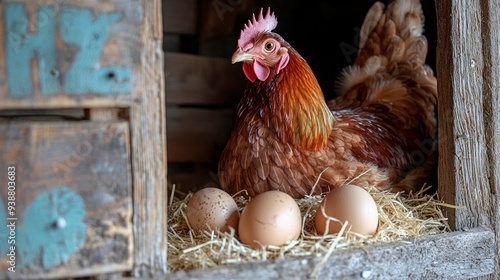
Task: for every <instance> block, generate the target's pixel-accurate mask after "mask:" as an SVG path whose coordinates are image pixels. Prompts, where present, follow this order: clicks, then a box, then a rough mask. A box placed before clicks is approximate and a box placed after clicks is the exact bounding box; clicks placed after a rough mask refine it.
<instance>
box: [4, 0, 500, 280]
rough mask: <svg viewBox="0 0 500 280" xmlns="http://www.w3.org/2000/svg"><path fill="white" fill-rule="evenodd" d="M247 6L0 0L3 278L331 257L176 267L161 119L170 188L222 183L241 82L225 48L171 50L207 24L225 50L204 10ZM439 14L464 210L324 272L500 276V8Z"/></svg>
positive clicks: (128, 273) (447, 181) (451, 187)
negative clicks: (218, 51) (220, 53)
mask: <svg viewBox="0 0 500 280" xmlns="http://www.w3.org/2000/svg"><path fill="white" fill-rule="evenodd" d="M247 2H250V1H223V0H221V1H218V0H216V1H190V0H189V1H180V0H179V1H173V0H164V1H162V2H160V0H142V1H140V0H123V1H113V0H86V1H77V0H66V1H58V0H35V1H28V0H4V1H1V2H0V116H1V117H0V182H1V184H3V187H2V188H0V194H1V198H2V199H1V200H0V220H2V221H4V222H5V224H6V226H3V227H0V260H1V264H0V267H1V268H2V270H1V271H0V278H2V279H4V278H13V279H15V278H18V279H24V278H29V277H31V278H33V279H38V278H67V277H77V276H87V275H93V276H95V277H96V278H101V279H106V278H108V277H117V278H119V277H126V278H128V277H130V278H134V277H136V278H140V279H144V278H155V279H157V278H165V277H167V278H168V279H189V278H192V279H211V278H214V279H234V278H235V277H237V278H242V279H258V278H264V279H268V278H286V279H288V278H291V279H303V278H308V277H309V276H310V273H311V272H312V269H314V267H316V265H317V264H318V263H319V262H320V261H321V258H317V257H296V258H292V259H286V260H275V261H265V262H252V263H244V264H232V265H226V266H221V267H215V268H211V269H206V270H193V271H180V272H176V273H168V272H167V269H166V263H167V262H168V260H167V257H166V256H167V254H166V252H167V249H168V246H167V242H168V240H166V236H167V235H166V229H167V225H166V221H167V217H166V213H167V212H166V209H165V208H166V204H167V202H166V201H167V199H166V197H167V195H166V192H167V186H166V185H167V183H166V160H167V156H166V155H167V153H166V145H167V142H166V136H165V127H166V123H168V126H167V127H168V132H169V135H168V141H169V142H168V161H169V164H172V165H171V166H172V167H173V168H172V169H173V171H174V172H172V171H169V174H172V175H174V177H171V178H170V179H171V180H172V182H173V183H176V182H177V181H178V180H184V179H186V178H187V179H190V177H193V176H194V177H198V176H204V177H205V178H202V179H199V180H198V182H196V180H195V183H193V185H192V186H187V187H188V188H191V189H195V188H197V187H202V185H199V183H202V184H207V183H216V174H215V173H211V174H210V173H209V171H213V172H215V171H216V166H215V167H214V166H213V165H211V164H210V162H213V161H214V159H215V161H216V159H217V157H218V150H222V148H223V146H224V144H225V142H224V141H225V137H227V135H228V133H229V129H230V123H231V121H232V114H233V110H234V107H231V106H234V104H235V102H236V100H237V99H239V96H238V93H239V94H241V90H242V87H243V86H244V80H243V79H242V75H241V72H240V71H241V70H240V69H239V67H237V68H234V67H232V66H231V65H228V58H224V59H222V58H213V57H208V56H207V55H204V56H200V55H199V54H198V55H195V54H193V53H195V52H194V51H192V52H191V54H181V53H179V52H177V51H176V49H175V46H178V45H182V44H185V43H186V42H187V43H192V44H195V45H196V44H197V42H198V41H197V40H194V41H193V37H194V38H197V37H196V36H193V34H196V33H198V32H199V33H200V34H205V35H204V36H206V37H203V36H200V38H205V39H206V38H210V40H205V42H206V43H207V42H208V43H207V44H204V45H203V46H199V49H200V51H199V53H201V54H204V53H205V52H207V53H210V52H213V50H214V48H216V47H217V46H223V44H222V45H221V44H220V41H219V42H214V41H213V40H215V41H217V40H218V39H220V38H217V37H216V36H215V37H214V36H211V35H213V34H210V33H209V32H208V31H206V30H205V29H204V28H205V27H203V26H204V25H201V27H200V24H199V23H197V21H196V17H197V16H196V14H197V12H196V11H197V10H202V11H207V13H204V14H205V16H206V17H208V18H209V17H211V16H212V17H213V16H216V17H219V18H220V16H221V14H220V13H218V12H221V11H223V13H222V14H223V16H225V18H226V19H231V17H234V15H232V16H231V15H230V13H227V11H248V10H250V9H253V8H254V7H253V8H252V7H250V6H245V5H246V4H244V3H247ZM280 3H281V2H280ZM161 4H163V22H164V24H165V28H164V30H165V32H166V33H165V34H163V33H162V32H163V30H162V24H161V23H162V7H161V6H162V5H161ZM199 5H200V6H199ZM269 5H270V6H271V7H272V6H273V2H269ZM221 7H222V10H220V9H221ZM216 8H219V10H214V9H216ZM436 10H437V18H438V37H439V39H438V46H437V56H438V65H437V74H438V82H439V85H438V86H439V95H440V99H439V135H440V138H439V139H440V141H439V149H440V158H439V170H438V173H439V184H438V192H439V195H440V196H441V198H443V199H444V200H445V201H446V202H448V203H452V204H456V205H463V206H466V208H465V209H457V210H450V211H449V212H448V213H447V215H448V217H449V218H450V221H451V225H452V226H453V228H454V230H455V231H454V232H452V233H448V234H441V235H435V236H428V237H425V238H422V239H418V240H408V243H398V244H384V245H373V246H368V247H367V248H366V249H365V250H361V249H353V250H350V251H343V252H339V253H335V252H334V253H333V254H332V255H331V256H330V257H329V258H328V260H327V262H326V263H325V264H324V265H323V266H321V269H319V270H318V271H317V274H316V275H317V276H318V278H326V279H337V278H354V279H360V278H361V279H406V278H410V279H420V278H433V279H443V278H444V279H464V278H473V277H482V279H498V278H499V277H500V263H499V252H500V249H499V246H498V244H497V243H498V238H499V236H500V235H499V234H500V196H499V194H500V174H499V173H500V171H499V170H500V132H499V129H500V128H499V127H500V113H499V108H498V107H499V106H498V104H499V99H500V98H499V97H500V96H499V95H500V90H499V87H500V78H499V77H500V73H499V72H500V71H499V69H500V67H499V65H500V57H499V49H498V46H499V45H500V42H499V40H500V34H499V30H500V16H499V13H500V4H499V3H498V1H495V0H480V1H467V0H440V1H436ZM224 11H225V12H224ZM202 14H203V13H202ZM245 18H247V16H245ZM297 20H298V19H297ZM202 21H203V22H205V21H204V20H202ZM231 22H233V23H234V22H235V18H232V19H231ZM238 28H239V27H238ZM202 30H205V31H202ZM207 30H210V28H208V29H207ZM212 30H213V29H212ZM223 33H225V34H228V31H227V30H219V34H223ZM163 35H166V36H165V40H164V42H163V43H164V44H166V45H168V46H170V47H167V50H169V52H168V53H166V54H165V60H164V57H163V53H162V50H161V47H162V37H163ZM235 39H236V38H235ZM186 40H187V41H186ZM171 46H174V47H173V48H171ZM233 46H234V44H233ZM431 47H432V46H431ZM173 51H176V52H175V53H174V52H173ZM164 61H165V73H163V71H161V70H162V68H163V64H164ZM164 76H165V77H164ZM164 78H165V80H164ZM164 81H166V86H165V92H166V95H167V98H166V100H165V97H164ZM240 87H241V88H240ZM165 104H166V107H165ZM165 108H166V110H165ZM165 111H166V114H165ZM41 115H43V116H41ZM193 162H194V164H193ZM183 167H188V168H187V169H189V172H184V171H183V170H185V169H186V168H183ZM172 169H171V170H172ZM186 182H187V180H186ZM12 202H14V203H12ZM9 206H10V208H9ZM12 207H14V208H12ZM14 228H15V229H14ZM11 240H15V242H16V243H15V244H10V243H9V242H11ZM12 248H13V249H12ZM12 261H13V263H12ZM13 265H15V268H14V269H12V268H11V267H12V266H13ZM9 268H11V269H10V270H15V271H16V272H12V271H9Z"/></svg>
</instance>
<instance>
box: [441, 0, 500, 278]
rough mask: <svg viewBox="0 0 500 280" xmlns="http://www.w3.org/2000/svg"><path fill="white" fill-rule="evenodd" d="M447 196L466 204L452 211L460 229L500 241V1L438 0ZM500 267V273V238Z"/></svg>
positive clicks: (499, 269) (444, 195)
mask: <svg viewBox="0 0 500 280" xmlns="http://www.w3.org/2000/svg"><path fill="white" fill-rule="evenodd" d="M436 9H437V19H438V20H437V23H438V48H437V62H438V63H437V76H438V91H439V95H440V99H439V106H438V114H439V133H440V138H439V140H440V141H439V153H440V159H439V194H440V197H441V198H442V199H444V200H445V201H446V202H448V203H452V204H455V205H461V206H465V208H463V209H456V210H455V211H451V212H449V213H448V217H449V219H450V222H451V225H452V226H453V227H454V228H456V229H457V230H461V229H464V228H470V227H476V226H485V227H488V228H491V229H492V230H493V232H494V233H495V239H496V240H498V238H499V236H500V204H499V203H500V199H499V195H500V132H499V127H500V115H499V114H500V112H499V110H500V106H499V105H500V102H499V99H500V90H499V87H500V80H499V79H500V73H499V71H500V70H499V69H500V57H499V45H500V42H499V40H500V39H499V38H500V37H499V35H500V34H499V33H500V32H499V30H500V16H499V13H500V3H499V2H498V1H496V0H482V1H467V0H442V1H441V0H440V1H436ZM494 244H495V246H496V248H495V250H496V262H495V263H496V269H495V274H494V275H492V276H491V279H495V277H498V276H499V275H500V263H499V259H498V255H499V254H500V249H499V247H498V245H497V244H498V241H496V242H495V243H494Z"/></svg>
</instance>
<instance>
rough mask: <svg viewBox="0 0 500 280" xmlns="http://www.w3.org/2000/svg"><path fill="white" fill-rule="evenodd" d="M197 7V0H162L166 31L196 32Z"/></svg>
mask: <svg viewBox="0 0 500 280" xmlns="http://www.w3.org/2000/svg"><path fill="white" fill-rule="evenodd" d="M197 9H198V2H197V1H196V0H162V10H163V29H164V31H165V32H171V33H180V34H195V33H196V25H197V22H196V16H197Z"/></svg>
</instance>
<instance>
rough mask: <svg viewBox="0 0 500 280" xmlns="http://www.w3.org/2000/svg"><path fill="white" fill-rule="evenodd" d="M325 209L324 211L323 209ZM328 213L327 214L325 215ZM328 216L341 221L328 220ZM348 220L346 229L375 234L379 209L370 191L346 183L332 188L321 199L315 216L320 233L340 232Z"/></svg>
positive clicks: (364, 233)
mask: <svg viewBox="0 0 500 280" xmlns="http://www.w3.org/2000/svg"><path fill="white" fill-rule="evenodd" d="M323 209H324V211H323ZM325 215H326V216H325ZM327 217H332V218H335V219H337V220H339V221H340V222H339V221H333V220H328V219H327ZM346 221H348V224H347V227H346V230H349V229H350V231H351V232H354V233H359V234H363V235H373V234H375V233H376V232H377V227H378V210H377V205H376V203H375V201H374V200H373V198H372V196H371V195H370V193H368V192H367V191H366V190H365V189H363V188H362V187H358V186H355V185H345V186H342V187H339V188H335V189H333V190H331V191H330V192H329V193H327V194H326V195H325V197H324V198H323V200H322V201H321V203H320V205H319V207H318V209H317V212H316V216H315V225H316V230H317V231H318V233H319V234H321V235H322V234H324V233H325V232H326V231H327V223H328V234H334V233H338V232H340V230H341V228H342V224H343V223H345V222H346Z"/></svg>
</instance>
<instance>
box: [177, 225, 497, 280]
mask: <svg viewBox="0 0 500 280" xmlns="http://www.w3.org/2000/svg"><path fill="white" fill-rule="evenodd" d="M494 240H495V236H494V234H493V232H492V231H491V230H490V229H488V228H483V227H479V228H473V229H469V230H466V231H456V232H451V233H445V234H439V235H432V236H426V237H423V238H419V239H413V240H409V241H408V242H409V243H406V242H398V243H392V244H381V245H370V246H367V247H366V251H365V250H362V249H350V250H339V251H336V252H334V253H333V254H332V255H331V256H330V258H329V259H328V260H327V261H326V262H325V263H324V264H322V265H321V266H320V267H319V269H318V270H317V273H316V274H315V275H311V273H312V272H313V271H314V269H315V268H316V267H317V265H318V264H319V263H320V262H321V261H322V258H321V257H296V258H291V259H286V260H272V261H270V260H268V261H259V262H246V263H239V264H230V265H224V266H219V267H214V268H209V269H196V270H190V271H178V272H175V273H171V274H167V278H168V279H172V280H174V279H239V280H241V279H270V278H271V279H308V278H318V279H343V278H349V279H408V278H411V279H419V278H425V279H469V278H472V277H478V276H484V275H488V274H492V273H494V268H495V251H494V250H495V241H494Z"/></svg>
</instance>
